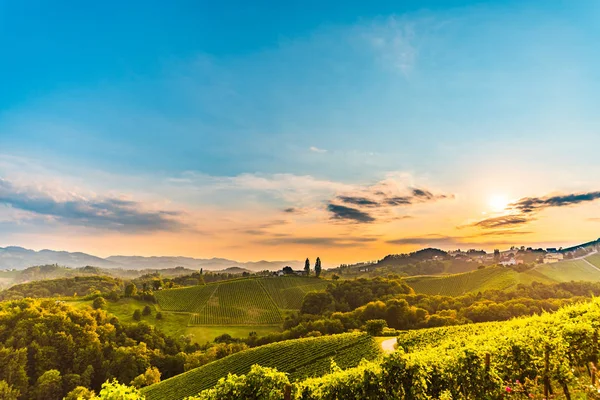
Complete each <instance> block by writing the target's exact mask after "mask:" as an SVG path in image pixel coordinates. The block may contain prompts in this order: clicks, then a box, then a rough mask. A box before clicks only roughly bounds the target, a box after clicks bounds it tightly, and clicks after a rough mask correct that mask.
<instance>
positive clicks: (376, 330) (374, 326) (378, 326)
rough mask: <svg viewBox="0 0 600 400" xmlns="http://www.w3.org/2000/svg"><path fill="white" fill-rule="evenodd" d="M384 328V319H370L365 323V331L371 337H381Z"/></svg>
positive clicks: (385, 326) (385, 325)
mask: <svg viewBox="0 0 600 400" xmlns="http://www.w3.org/2000/svg"><path fill="white" fill-rule="evenodd" d="M385 328H387V322H386V321H385V319H370V320H368V321H367V324H366V328H365V330H366V331H367V333H368V334H369V335H371V336H381V335H382V334H383V330H384V329H385Z"/></svg>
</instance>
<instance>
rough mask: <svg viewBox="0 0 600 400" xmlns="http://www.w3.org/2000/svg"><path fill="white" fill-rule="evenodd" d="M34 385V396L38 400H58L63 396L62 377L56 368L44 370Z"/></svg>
mask: <svg viewBox="0 0 600 400" xmlns="http://www.w3.org/2000/svg"><path fill="white" fill-rule="evenodd" d="M35 386H36V387H35V398H36V399H38V400H60V399H62V397H63V389H62V378H61V376H60V371H58V370H56V369H51V370H48V371H46V372H44V373H43V374H42V375H41V376H40V377H39V378H38V379H37V383H36V385H35Z"/></svg>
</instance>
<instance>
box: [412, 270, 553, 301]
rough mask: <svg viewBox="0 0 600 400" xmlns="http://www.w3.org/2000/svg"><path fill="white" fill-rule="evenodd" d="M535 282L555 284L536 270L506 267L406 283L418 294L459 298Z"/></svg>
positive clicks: (430, 277)
mask: <svg viewBox="0 0 600 400" xmlns="http://www.w3.org/2000/svg"><path fill="white" fill-rule="evenodd" d="M534 281H538V282H543V283H551V282H553V280H552V279H551V278H549V277H547V276H545V275H543V274H540V273H538V272H537V271H535V270H533V271H527V272H521V273H519V272H516V271H514V270H512V269H510V268H505V267H488V268H485V269H479V270H476V271H472V272H466V273H463V274H455V275H447V276H423V277H415V278H408V279H407V280H406V283H407V284H408V285H409V286H410V287H412V288H413V289H414V290H415V292H417V293H424V294H432V295H434V294H439V295H445V296H459V295H462V294H465V293H471V292H480V291H485V290H489V289H508V288H510V287H513V286H515V285H518V284H520V283H522V284H529V283H532V282H534Z"/></svg>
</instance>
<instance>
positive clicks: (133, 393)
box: [97, 380, 144, 400]
mask: <svg viewBox="0 0 600 400" xmlns="http://www.w3.org/2000/svg"><path fill="white" fill-rule="evenodd" d="M97 399H98V400H144V396H142V395H141V394H140V392H139V391H138V390H137V389H135V388H132V387H129V386H125V385H122V384H120V383H119V382H117V381H116V380H115V381H112V382H106V383H104V384H103V385H102V390H101V391H100V395H99V396H98V398H97Z"/></svg>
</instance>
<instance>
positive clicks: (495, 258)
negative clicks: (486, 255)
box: [494, 249, 500, 261]
mask: <svg viewBox="0 0 600 400" xmlns="http://www.w3.org/2000/svg"><path fill="white" fill-rule="evenodd" d="M499 259H500V250H498V249H495V250H494V260H496V261H498V260H499Z"/></svg>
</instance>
